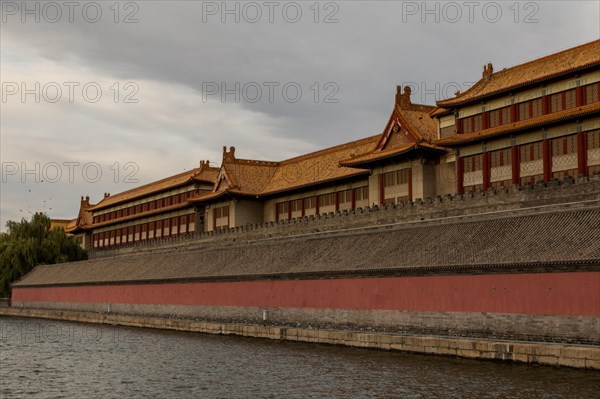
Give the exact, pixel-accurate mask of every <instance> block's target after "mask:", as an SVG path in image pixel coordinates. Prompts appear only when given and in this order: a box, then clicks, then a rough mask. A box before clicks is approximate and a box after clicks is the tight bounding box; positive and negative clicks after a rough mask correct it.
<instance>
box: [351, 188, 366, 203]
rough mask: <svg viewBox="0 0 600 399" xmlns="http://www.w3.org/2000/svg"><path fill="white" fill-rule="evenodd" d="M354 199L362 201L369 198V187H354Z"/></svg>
mask: <svg viewBox="0 0 600 399" xmlns="http://www.w3.org/2000/svg"><path fill="white" fill-rule="evenodd" d="M354 199H355V200H356V201H363V200H368V199H369V187H360V188H355V189H354Z"/></svg>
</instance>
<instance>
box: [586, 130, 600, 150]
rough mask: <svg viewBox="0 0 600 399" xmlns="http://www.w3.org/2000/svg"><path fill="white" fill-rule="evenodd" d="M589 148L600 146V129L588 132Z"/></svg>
mask: <svg viewBox="0 0 600 399" xmlns="http://www.w3.org/2000/svg"><path fill="white" fill-rule="evenodd" d="M587 148H588V150H593V149H596V148H600V129H599V130H592V131H590V132H587Z"/></svg>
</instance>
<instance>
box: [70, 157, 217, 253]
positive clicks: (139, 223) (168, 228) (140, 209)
mask: <svg viewBox="0 0 600 399" xmlns="http://www.w3.org/2000/svg"><path fill="white" fill-rule="evenodd" d="M218 173H219V170H218V168H213V167H211V166H209V161H203V162H200V166H199V167H198V168H195V169H192V170H190V171H186V172H183V173H180V174H178V175H175V176H171V177H167V178H166V179H162V180H159V181H156V182H153V183H150V184H147V185H144V186H141V187H138V188H135V189H132V190H128V191H124V192H122V193H119V194H116V195H110V194H108V193H105V194H104V198H103V199H102V200H101V201H100V202H98V203H97V204H90V198H89V197H85V198H84V197H82V198H81V205H80V209H79V215H78V216H77V218H76V219H74V220H72V221H71V222H70V223H69V224H68V225H67V227H66V228H65V230H66V232H67V233H71V234H75V235H76V236H77V237H78V238H79V240H80V243H81V245H82V246H83V247H84V248H94V249H102V248H109V247H114V246H119V245H126V244H129V243H133V242H139V241H146V240H152V239H157V238H161V237H168V236H174V235H180V234H189V233H193V232H195V231H202V230H203V229H204V222H203V218H202V216H203V215H201V214H198V212H197V211H196V210H195V208H194V205H193V204H192V203H190V202H189V201H188V199H189V198H191V197H193V196H195V195H198V194H200V193H202V192H210V190H212V188H213V185H214V183H215V179H216V177H217V174H218Z"/></svg>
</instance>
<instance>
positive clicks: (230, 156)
mask: <svg viewBox="0 0 600 399" xmlns="http://www.w3.org/2000/svg"><path fill="white" fill-rule="evenodd" d="M223 161H228V162H233V161H235V147H233V146H231V147H229V151H227V146H225V145H224V146H223Z"/></svg>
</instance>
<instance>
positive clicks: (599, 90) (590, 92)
mask: <svg viewBox="0 0 600 399" xmlns="http://www.w3.org/2000/svg"><path fill="white" fill-rule="evenodd" d="M599 97H600V83H598V82H597V83H592V84H591V85H587V86H585V103H586V104H592V103H597V102H598V101H600V99H599Z"/></svg>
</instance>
